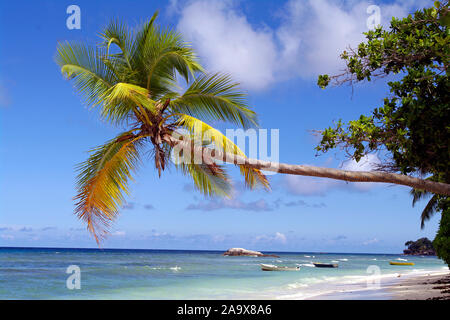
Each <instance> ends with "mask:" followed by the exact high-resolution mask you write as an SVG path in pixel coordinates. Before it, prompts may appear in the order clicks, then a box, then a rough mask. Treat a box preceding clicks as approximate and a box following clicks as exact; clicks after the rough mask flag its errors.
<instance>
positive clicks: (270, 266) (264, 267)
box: [261, 263, 300, 271]
mask: <svg viewBox="0 0 450 320" xmlns="http://www.w3.org/2000/svg"><path fill="white" fill-rule="evenodd" d="M261 270H262V271H298V270H300V267H284V266H275V265H273V264H263V263H261Z"/></svg>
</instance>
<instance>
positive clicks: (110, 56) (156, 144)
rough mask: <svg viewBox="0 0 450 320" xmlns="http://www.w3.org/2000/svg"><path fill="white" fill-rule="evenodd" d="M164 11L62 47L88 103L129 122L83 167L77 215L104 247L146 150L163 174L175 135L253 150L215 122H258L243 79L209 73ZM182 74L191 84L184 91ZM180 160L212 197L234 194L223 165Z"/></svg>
mask: <svg viewBox="0 0 450 320" xmlns="http://www.w3.org/2000/svg"><path fill="white" fill-rule="evenodd" d="M156 16H157V13H155V14H154V15H153V17H152V19H150V20H149V21H147V22H145V23H143V24H141V25H139V26H137V27H136V28H133V29H131V28H129V27H128V26H127V25H126V24H124V23H122V22H120V21H118V20H114V21H112V22H110V23H109V25H107V26H106V27H105V28H104V29H103V30H102V32H101V33H100V37H101V42H100V43H99V44H98V45H95V46H92V45H89V44H86V43H74V42H64V43H58V46H57V53H56V57H55V60H56V62H57V64H58V65H59V66H60V68H61V72H62V74H63V75H64V76H65V77H66V78H67V79H69V80H72V82H73V84H74V87H75V88H76V90H77V91H78V92H79V93H80V94H81V95H82V97H83V98H84V100H85V102H86V104H87V105H88V106H90V107H97V108H99V110H100V115H101V117H102V118H103V119H104V120H106V121H108V122H110V123H112V124H114V125H117V126H118V127H122V128H123V127H126V128H128V129H127V130H126V131H125V132H122V133H120V134H119V135H117V136H116V137H114V138H112V139H111V140H110V141H108V142H106V143H105V144H104V145H101V146H98V147H96V148H94V149H92V150H91V151H90V155H89V158H88V159H87V160H86V161H85V162H83V163H81V164H79V165H78V166H77V171H78V176H77V195H76V196H75V200H76V202H77V203H76V208H75V213H76V214H77V216H78V217H79V218H80V219H82V220H83V221H84V222H86V224H87V228H88V230H89V231H90V232H91V233H92V235H93V236H94V237H95V239H96V241H97V243H98V244H99V245H100V242H101V240H102V239H103V238H104V237H105V236H106V235H107V233H108V230H109V229H110V226H111V223H112V222H113V221H114V220H115V219H116V217H117V215H118V213H119V209H120V208H121V206H122V205H123V202H124V197H125V196H126V195H127V194H129V186H128V183H129V181H130V180H131V179H132V174H133V173H134V172H135V171H136V169H137V168H138V166H139V164H141V163H142V158H143V155H144V153H150V154H151V155H152V157H153V159H154V165H155V167H156V169H157V170H158V173H159V175H161V172H162V171H164V170H165V169H166V168H167V166H168V165H169V164H170V161H169V157H170V155H171V151H172V150H173V148H174V147H175V146H176V140H174V139H173V136H174V134H179V135H180V136H184V141H186V139H191V141H201V143H202V147H203V148H210V149H212V150H214V149H217V150H222V151H224V152H227V153H231V154H235V155H239V156H245V155H244V153H243V152H242V151H241V150H240V149H239V148H238V147H237V146H236V145H235V144H234V143H233V142H231V141H230V140H228V139H227V138H226V137H225V136H224V135H223V134H221V132H220V131H219V130H216V129H214V128H213V127H211V126H210V125H208V124H207V122H210V123H211V122H218V121H219V122H227V123H231V124H233V125H237V126H239V127H242V128H244V129H246V128H250V127H253V126H256V125H257V120H256V114H255V112H254V111H252V110H251V109H250V108H249V107H248V106H247V104H246V96H245V94H244V93H243V92H242V91H241V90H240V89H239V84H238V83H235V82H233V81H232V79H231V78H230V77H229V76H228V75H224V74H220V73H215V74H207V73H205V71H204V69H203V67H202V66H201V65H200V63H199V61H198V58H197V56H196V54H195V52H194V51H193V49H192V48H191V46H190V45H189V44H188V43H186V42H184V41H183V40H182V38H181V36H180V34H178V33H176V32H174V31H172V30H168V29H162V28H161V27H159V26H157V25H156V24H155V19H156ZM179 78H181V79H182V80H184V81H185V82H186V86H187V89H186V90H184V92H182V93H180V91H181V88H180V86H179V82H178V79H179ZM186 133H188V135H186ZM174 141H175V142H174ZM181 157H183V155H181ZM185 158H188V159H189V158H191V157H185ZM174 166H175V167H176V168H177V169H179V170H180V171H181V172H182V173H184V174H186V175H188V176H190V177H192V179H193V182H194V184H195V186H196V187H197V188H198V189H199V190H200V191H201V192H203V193H204V194H205V195H209V196H213V195H220V196H227V195H229V194H230V180H229V177H228V175H227V173H226V171H225V168H224V167H223V166H222V165H220V164H217V163H216V162H214V161H213V162H202V163H200V164H198V163H195V162H194V161H191V160H189V161H181V162H179V161H177V162H175V163H174ZM239 167H240V172H241V174H242V175H243V176H244V178H245V182H246V185H247V186H249V187H251V188H253V187H255V186H257V185H262V186H263V187H265V188H268V187H269V184H268V181H267V179H266V177H265V176H264V175H263V174H262V173H261V172H260V170H258V169H255V168H251V167H249V166H246V165H239Z"/></svg>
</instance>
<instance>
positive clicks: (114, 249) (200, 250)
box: [0, 246, 420, 256]
mask: <svg viewBox="0 0 450 320" xmlns="http://www.w3.org/2000/svg"><path fill="white" fill-rule="evenodd" d="M4 249H16V250H28V249H31V250H94V251H171V252H177V251H178V252H181V251H186V252H211V253H221V254H222V253H224V252H226V251H227V249H228V248H227V249H155V248H153V249H143V248H95V247H86V248H73V247H15V246H14V247H6V246H0V250H4ZM258 251H261V252H262V253H278V254H287V255H289V254H314V255H319V254H336V255H340V254H342V255H380V256H382V255H386V256H399V255H400V256H403V255H404V254H403V253H379V252H377V253H372V252H331V251H326V252H325V251H276V250H275V251H274V250H258ZM411 256H414V255H411ZM417 256H420V255H417Z"/></svg>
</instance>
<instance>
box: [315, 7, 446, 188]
mask: <svg viewBox="0 0 450 320" xmlns="http://www.w3.org/2000/svg"><path fill="white" fill-rule="evenodd" d="M449 19H450V13H449V8H448V2H445V3H439V2H436V4H435V6H434V7H432V8H426V9H423V10H418V11H417V12H415V13H414V15H409V16H408V17H406V18H404V19H397V18H393V19H392V21H391V24H390V28H389V30H384V29H383V28H382V27H378V28H376V29H375V30H370V31H369V32H367V33H365V36H366V39H367V41H366V42H363V43H360V44H359V45H358V48H357V49H355V50H353V49H349V51H348V52H347V51H344V52H343V53H342V55H341V58H342V59H343V60H344V61H345V62H346V65H347V68H346V72H344V73H342V74H339V75H336V76H329V75H321V76H319V79H318V84H319V86H321V87H322V88H325V87H326V86H328V84H329V83H332V82H334V83H335V84H342V83H350V84H352V83H354V82H358V81H363V80H366V81H371V80H372V79H374V78H379V77H384V76H387V75H390V74H397V75H398V76H396V78H398V77H400V79H399V80H396V81H391V82H389V83H388V86H389V88H390V95H389V96H388V97H386V98H385V99H384V103H383V105H381V106H380V107H378V108H375V109H374V110H373V112H372V114H371V115H361V116H360V118H359V119H357V120H353V121H350V122H349V123H348V124H347V125H345V124H344V123H343V122H342V121H339V122H337V124H336V126H335V127H330V128H327V129H326V130H324V131H323V132H322V141H321V142H320V144H319V145H318V146H317V148H316V149H317V150H318V151H321V152H326V151H328V150H329V149H331V148H335V147H337V146H341V147H344V148H345V149H346V150H347V151H348V152H349V153H350V154H351V155H352V157H353V158H354V159H356V160H357V161H358V160H359V159H361V157H363V156H364V155H365V154H367V153H370V152H374V151H378V150H380V149H384V150H386V151H387V152H388V153H389V154H390V155H391V161H390V162H389V163H385V169H390V170H392V171H400V172H401V173H403V174H408V173H415V172H420V173H431V174H433V175H436V176H435V178H437V180H438V181H442V182H449V179H450V177H449V172H448V165H449V160H450V158H449V156H450V153H449V152H448V145H449V139H450V125H449V118H450V97H449V92H450V82H449V79H448V73H449V70H448V65H449V58H450V30H449Z"/></svg>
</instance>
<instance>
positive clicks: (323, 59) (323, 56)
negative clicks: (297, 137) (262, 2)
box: [170, 0, 426, 90]
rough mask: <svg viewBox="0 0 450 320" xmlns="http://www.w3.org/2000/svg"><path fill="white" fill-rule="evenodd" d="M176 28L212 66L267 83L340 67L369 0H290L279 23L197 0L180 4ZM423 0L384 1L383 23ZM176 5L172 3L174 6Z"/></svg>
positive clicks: (253, 85)
mask: <svg viewBox="0 0 450 320" xmlns="http://www.w3.org/2000/svg"><path fill="white" fill-rule="evenodd" d="M174 3H176V2H172V3H171V5H170V8H173V7H176V8H177V11H178V12H179V13H180V20H179V23H178V27H177V28H178V30H179V31H180V32H181V33H182V34H183V35H184V36H185V37H186V38H187V40H189V41H191V42H192V43H193V45H194V47H195V49H196V50H197V52H198V53H199V55H200V57H201V59H202V61H203V62H204V63H205V65H206V67H207V69H208V70H210V71H224V72H227V73H230V74H231V75H232V76H233V78H235V79H237V80H239V81H241V82H242V84H243V85H244V87H246V88H248V89H256V90H259V89H264V88H266V87H268V86H269V85H271V84H273V83H274V82H276V81H281V80H285V79H289V78H292V77H301V78H308V79H310V78H314V77H317V75H318V74H321V73H331V74H333V73H336V72H339V70H341V69H342V68H343V67H344V65H343V63H342V61H341V59H340V58H339V55H340V53H341V52H342V51H343V50H345V49H346V48H347V47H348V46H353V47H355V46H356V45H357V44H358V43H359V42H361V41H362V40H363V39H364V35H363V34H362V32H366V31H367V30H368V29H367V19H368V18H369V14H368V13H367V8H368V7H369V6H370V5H372V4H373V3H371V2H369V1H355V0H353V1H347V2H342V1H340V2H336V1H331V0H306V1H305V0H291V1H289V2H287V3H286V4H285V5H284V6H283V7H282V8H281V9H280V12H281V13H280V12H279V13H278V16H279V20H280V24H279V25H278V26H277V27H275V28H270V27H268V26H267V25H265V24H264V23H263V22H261V23H259V24H258V25H253V24H251V23H250V22H249V21H248V19H247V17H246V16H245V14H244V13H243V12H242V11H241V10H239V8H237V6H235V5H233V2H231V1H211V0H208V1H206V0H196V1H193V2H189V3H188V4H187V5H186V6H184V7H183V8H180V7H179V6H178V4H176V5H174ZM422 4H423V5H425V4H426V2H425V1H424V0H423V1H415V2H412V1H411V2H410V1H402V2H400V1H398V2H397V3H395V2H394V3H391V4H380V5H379V6H380V13H381V24H383V25H386V26H387V25H388V24H389V21H390V19H391V17H392V16H397V17H402V16H405V15H407V14H408V13H409V12H411V11H413V10H414V9H415V8H417V7H421V6H422ZM170 10H171V11H173V10H174V9H170Z"/></svg>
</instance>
